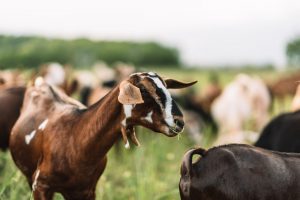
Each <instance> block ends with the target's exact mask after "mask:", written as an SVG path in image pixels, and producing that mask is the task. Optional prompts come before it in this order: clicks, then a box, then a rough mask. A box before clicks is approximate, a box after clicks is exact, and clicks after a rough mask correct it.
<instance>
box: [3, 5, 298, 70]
mask: <svg viewBox="0 0 300 200" xmlns="http://www.w3.org/2000/svg"><path fill="white" fill-rule="evenodd" d="M0 33H1V34H3V33H4V34H16V35H22V34H35V35H43V36H50V37H64V38H74V37H90V38H95V39H133V40H157V41H160V42H163V43H165V44H169V45H172V46H175V47H177V48H178V49H179V50H180V52H181V54H182V58H183V60H184V61H185V62H186V63H188V64H201V65H215V64H217V65H224V64H235V65H238V64H242V63H255V64H262V63H273V64H276V65H283V64H284V63H285V46H286V43H287V42H288V41H289V40H290V39H292V38H294V37H295V36H299V35H300V1H299V0H147V1H146V0H109V1H101V0H85V1H75V0H72V1H66V0H64V1H63V0H51V1H43V0H26V1H20V0H19V1H17V0H9V1H2V2H1V4H0Z"/></svg>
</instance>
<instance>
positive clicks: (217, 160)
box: [179, 144, 300, 200]
mask: <svg viewBox="0 0 300 200" xmlns="http://www.w3.org/2000/svg"><path fill="white" fill-rule="evenodd" d="M194 155H200V156H201V157H200V158H199V159H198V160H197V161H196V162H194V163H193V162H192V158H193V156H194ZM298 180H300V154H292V153H280V152H272V151H268V150H265V149H261V148H257V147H253V146H249V145H244V144H230V145H224V146H219V147H214V148H211V149H209V150H204V149H200V148H199V149H191V150H189V151H188V152H187V153H186V154H185V155H184V158H183V163H182V166H181V178H180V183H179V190H180V196H181V199H182V200H297V199H300V182H299V181H298Z"/></svg>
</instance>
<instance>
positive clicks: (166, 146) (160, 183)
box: [0, 68, 289, 200]
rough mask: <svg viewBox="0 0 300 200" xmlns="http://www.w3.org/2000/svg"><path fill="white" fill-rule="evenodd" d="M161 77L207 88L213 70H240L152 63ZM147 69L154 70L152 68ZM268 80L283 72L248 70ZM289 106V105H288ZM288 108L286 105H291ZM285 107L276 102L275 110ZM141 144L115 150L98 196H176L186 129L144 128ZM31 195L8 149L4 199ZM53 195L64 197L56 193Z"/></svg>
mask: <svg viewBox="0 0 300 200" xmlns="http://www.w3.org/2000/svg"><path fill="white" fill-rule="evenodd" d="M151 70H152V71H156V72H158V73H159V74H161V75H162V76H165V77H170V78H177V79H179V80H185V81H191V80H198V81H199V83H198V84H197V85H196V86H195V87H196V90H197V91H200V90H201V88H202V87H205V86H206V85H207V83H208V81H209V76H210V74H211V73H215V72H216V73H217V74H218V75H219V77H220V81H221V83H222V85H225V84H226V83H228V82H229V81H230V80H231V79H232V78H233V77H234V76H235V75H236V74H237V73H240V72H241V71H240V70H218V71H213V70H194V69H186V70H184V69H163V68H152V69H151ZM143 71H150V70H149V69H147V70H143ZM245 72H247V73H248V74H249V73H250V74H257V75H259V76H261V77H263V78H264V79H267V80H272V79H275V78H276V77H277V76H278V75H280V74H282V72H275V71H268V70H260V71H253V70H252V71H245ZM287 105H289V104H287ZM287 108H288V106H287ZM287 108H281V107H279V106H278V105H277V103H276V104H275V110H276V111H275V112H274V113H273V115H274V114H275V113H278V112H280V111H282V110H286V109H287ZM212 135H213V134H211V133H210V131H207V132H205V136H204V139H203V141H202V145H201V146H202V147H209V144H210V142H211V139H212ZM138 138H139V139H140V142H141V143H142V146H141V147H139V148H135V147H133V148H131V149H130V150H126V149H125V148H124V147H123V146H122V148H121V150H120V151H117V150H116V149H115V148H113V149H111V151H110V152H109V154H108V165H107V167H106V169H105V172H104V174H103V175H102V177H101V179H100V181H99V182H98V186H97V189H96V194H97V199H98V200H124V199H128V200H177V199H180V197H179V191H178V183H179V178H180V174H179V170H180V164H181V159H182V156H183V154H184V153H185V152H186V151H187V150H188V149H190V148H192V147H193V146H194V145H193V143H192V142H191V141H190V140H189V139H188V138H187V136H186V135H185V134H182V135H181V136H180V137H175V138H168V137H166V136H164V135H162V134H158V133H153V132H151V131H149V130H146V129H142V128H141V129H140V131H139V134H138ZM30 198H31V192H30V189H29V186H28V184H27V182H26V180H25V178H24V176H23V175H22V174H21V173H20V171H19V170H18V169H17V168H16V167H15V164H14V162H13V161H12V159H11V156H10V154H9V152H5V153H4V152H0V200H7V199H9V200H23V199H24V200H25V199H26V200H28V199H30ZM55 199H57V200H60V199H62V197H61V196H60V195H56V196H55Z"/></svg>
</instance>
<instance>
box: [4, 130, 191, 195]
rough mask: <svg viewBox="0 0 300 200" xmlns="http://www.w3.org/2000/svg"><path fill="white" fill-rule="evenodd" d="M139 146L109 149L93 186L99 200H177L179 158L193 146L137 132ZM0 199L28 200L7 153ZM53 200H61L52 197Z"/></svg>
mask: <svg viewBox="0 0 300 200" xmlns="http://www.w3.org/2000/svg"><path fill="white" fill-rule="evenodd" d="M138 133H139V134H138V137H139V139H140V142H141V143H142V145H141V147H133V146H132V148H131V149H130V150H127V149H125V148H124V146H123V143H122V146H121V148H120V151H117V150H116V149H115V148H113V149H111V151H110V152H109V155H108V158H109V159H108V165H107V167H106V169H105V172H104V174H103V175H102V177H101V179H100V181H99V183H98V186H97V190H96V192H97V199H99V200H104V199H105V200H118V199H119V200H123V199H132V200H134V199H136V200H139V199H143V200H167V199H169V200H171V199H179V193H178V182H179V178H180V175H179V169H180V163H181V158H182V155H183V154H184V152H185V151H186V150H187V149H189V148H191V147H193V145H192V144H191V143H190V141H189V140H188V139H187V138H186V136H185V135H182V136H181V137H180V138H179V137H174V138H168V137H166V136H164V135H162V134H159V133H152V132H150V131H148V130H146V129H142V128H140V129H139V132H138ZM0 177H1V179H0V200H6V199H12V200H19V199H20V200H22V199H30V195H31V192H30V190H29V186H28V184H27V182H26V180H25V178H24V176H23V175H22V174H21V173H20V171H19V170H17V168H16V167H15V165H14V163H13V161H12V159H11V156H10V154H9V153H8V152H6V153H1V155H0ZM55 199H62V198H61V197H60V195H56V198H55Z"/></svg>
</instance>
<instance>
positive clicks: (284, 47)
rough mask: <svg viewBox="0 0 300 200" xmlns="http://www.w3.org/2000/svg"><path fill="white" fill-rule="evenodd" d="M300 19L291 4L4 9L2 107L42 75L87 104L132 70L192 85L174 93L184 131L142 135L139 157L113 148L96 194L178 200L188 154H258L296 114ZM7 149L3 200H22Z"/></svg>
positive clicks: (289, 0)
mask: <svg viewBox="0 0 300 200" xmlns="http://www.w3.org/2000/svg"><path fill="white" fill-rule="evenodd" d="M299 19H300V2H299V1H297V0H276V1H273V0H244V1H240V0H227V1H217V0H186V1H182V0H178V1H177V0H176V1H174V0H173V1H171V0H165V1H159V0H152V1H147V0H127V1H117V0H111V1H96V0H94V1H93V0H86V1H67V0H64V1H58V0H52V1H38V0H28V1H16V0H10V1H6V2H2V4H1V7H0V101H1V93H3V92H6V90H7V89H9V88H12V87H25V86H26V84H27V83H28V82H29V81H30V80H33V79H34V78H35V77H37V76H44V78H45V80H47V81H48V82H49V83H50V84H53V85H56V86H58V87H61V88H62V89H63V90H65V92H66V93H68V94H69V95H71V96H72V97H74V98H76V99H77V100H79V101H81V102H82V103H84V104H86V105H92V104H93V103H95V102H96V101H98V100H99V99H100V98H101V97H103V96H104V95H105V94H106V93H107V92H108V91H109V90H110V89H111V88H112V87H114V86H115V85H116V84H117V83H118V82H120V81H121V80H122V79H124V78H126V77H128V76H129V75H130V74H131V73H134V72H137V71H154V72H156V73H158V74H159V75H161V76H162V77H168V78H176V79H179V80H182V81H192V80H198V83H197V84H196V85H195V86H193V88H191V89H187V90H185V91H180V92H179V91H171V93H172V95H173V97H174V98H175V99H176V101H177V102H178V104H179V105H180V106H181V107H182V109H183V110H184V115H185V121H186V128H185V132H184V133H183V134H181V135H180V137H178V138H166V137H164V136H162V135H160V134H155V133H152V132H150V131H149V130H145V129H143V128H139V130H138V137H139V138H140V141H141V143H142V146H141V147H139V148H132V149H130V150H126V149H125V148H124V147H123V144H122V143H120V144H117V145H116V148H115V147H114V148H113V149H112V150H111V151H110V153H109V156H108V158H109V162H108V166H107V168H106V170H105V172H104V175H103V176H102V177H101V179H100V181H99V183H98V187H97V199H101V200H102V199H105V200H115V199H132V200H133V199H136V200H147V199H149V200H150V199H151V200H153V199H157V200H173V199H179V193H178V182H179V177H180V175H179V170H180V163H181V158H182V156H183V154H184V152H185V151H187V150H188V149H189V148H191V147H194V146H201V147H205V148H208V147H211V146H214V145H219V144H226V143H232V142H237V143H248V144H254V143H255V142H256V141H257V140H258V138H259V137H260V134H261V132H262V131H263V130H264V127H265V126H266V124H268V123H269V122H270V121H271V120H272V119H273V118H274V117H276V116H278V115H281V114H282V113H289V112H290V113H291V112H296V111H297V110H298V109H300V88H299V89H298V90H297V87H298V81H300V20H299ZM20 106H21V105H20ZM1 112H2V111H1V108H0V115H3V116H6V115H5V114H3V112H2V114H1ZM0 119H2V118H1V117H0ZM0 125H1V124H0ZM3 127H4V125H3ZM3 127H2V129H3ZM0 128H1V126H0ZM1 134H2V135H1ZM3 134H4V133H1V130H0V136H1V138H0V143H1V145H2V143H5V141H4V140H6V139H7V140H8V138H5V137H3ZM3 138H5V139H3ZM1 140H2V141H1ZM3 145H4V146H3V147H1V148H2V149H3V150H4V151H0V200H2V199H3V200H4V199H29V198H30V197H31V192H30V190H29V187H28V185H27V183H26V181H25V178H24V176H23V175H22V174H21V172H20V171H19V170H18V169H17V168H16V167H15V164H14V163H13V161H12V159H11V156H10V153H9V149H7V147H5V144H3ZM55 199H62V197H61V196H60V195H56V197H55Z"/></svg>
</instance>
